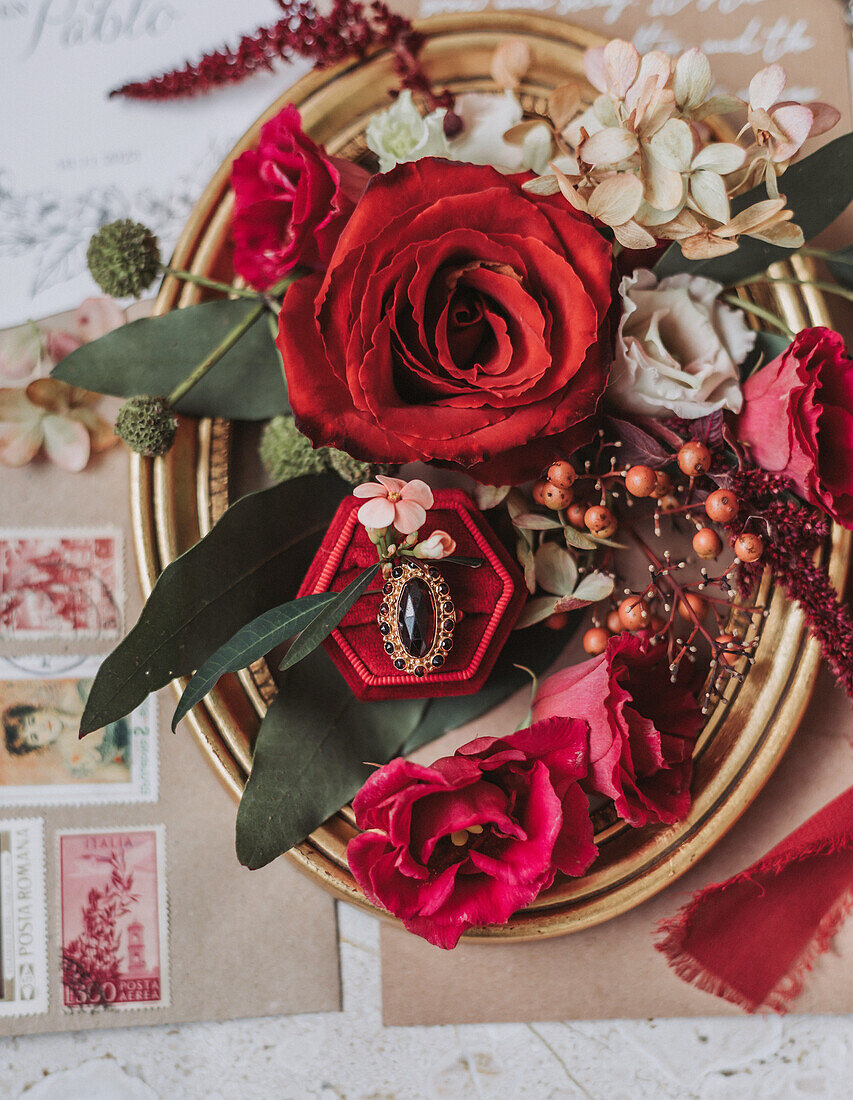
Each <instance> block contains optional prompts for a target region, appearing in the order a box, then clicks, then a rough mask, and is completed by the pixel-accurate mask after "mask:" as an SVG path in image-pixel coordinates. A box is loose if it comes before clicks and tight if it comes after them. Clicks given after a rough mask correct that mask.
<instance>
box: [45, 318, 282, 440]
mask: <svg viewBox="0 0 853 1100" xmlns="http://www.w3.org/2000/svg"><path fill="white" fill-rule="evenodd" d="M255 306H256V303H255V302H253V301H251V300H250V299H245V298H240V299H233V300H232V299H228V298H220V299H218V300H217V301H215V302H204V303H203V304H201V305H197V306H188V307H187V308H186V309H173V310H172V311H171V312H170V313H167V314H165V315H164V316H162V317H143V318H142V319H141V320H139V321H132V322H131V323H130V324H129V325H123V326H122V327H121V328H117V329H115V330H114V331H113V332H110V333H107V335H106V336H102V337H101V338H100V339H99V340H94V341H92V343H91V344H84V345H83V346H82V347H81V348H78V349H77V351H73V352H72V353H71V354H70V355H67V356H66V357H65V358H64V359H63V360H62V361H61V362H60V363H59V365H58V366H57V367H56V368H55V369H54V371H53V376H54V377H55V378H59V379H61V380H62V381H63V382H70V383H71V384H72V385H75V386H82V387H83V389H86V390H95V391H96V392H97V393H107V394H112V395H113V396H115V397H133V396H134V395H135V394H139V393H149V394H155V395H164V396H168V394H170V393H171V392H172V390H173V389H174V388H175V386H177V385H178V383H179V382H182V381H183V380H184V378H186V376H187V375H188V374H189V373H190V371H191V370H192V369H193V368H194V367H195V366H197V365H198V364H199V363H200V362H201V361H202V359H204V357H205V356H206V355H208V354H209V353H210V352H211V351H213V349H214V348H215V347H216V346H217V345H218V344H219V343H220V342H221V341H222V340H223V339H224V338H225V337H226V336H227V335H228V333H229V332H230V331H231V329H233V328H235V327H236V326H237V325H238V324H239V323H240V322H241V321H242V320H244V319H245V317H246V315H247V314H248V313H250V312H251V311H252V310H253V309H254V308H255ZM177 410H178V412H181V413H184V414H185V415H186V416H224V417H228V418H229V419H231V420H266V419H268V418H269V417H272V416H275V415H276V414H278V413H284V412H287V411H288V404H287V392H286V390H285V385H284V372H283V370H282V366H281V359H280V357H279V354H278V350H277V348H276V346H275V344H274V343H273V340H272V336H271V334H270V331H269V329H268V327H267V325H266V323H265V322H264V320H263V316H261V317H260V318H259V320H258V321H256V322H255V323H254V324H253V325H252V326H251V328H250V329H249V330H248V332H247V333H246V334H245V336H243V337H242V339H241V340H239V341H238V342H237V344H236V345H235V346H234V347H233V348H232V349H231V350H230V351H229V352H227V353H226V354H225V355H224V356H223V357H222V359H220V361H219V362H218V363H217V364H216V365H215V366H214V367H213V368H212V369H211V370H210V371H209V372H208V373H207V374H206V375H205V377H204V378H203V379H202V380H201V381H200V382H199V383H198V384H197V385H195V386H193V388H192V389H191V390H190V391H189V393H188V394H187V395H186V396H185V397H184V398H183V399H182V400H181V401H179V402H178V405H177Z"/></svg>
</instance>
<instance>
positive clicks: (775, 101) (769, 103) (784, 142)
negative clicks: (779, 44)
mask: <svg viewBox="0 0 853 1100" xmlns="http://www.w3.org/2000/svg"><path fill="white" fill-rule="evenodd" d="M786 80H787V77H786V75H785V70H784V69H783V68H782V66H781V65H768V66H767V68H766V69H761V71H760V72H757V73H756V74H755V76H754V77H753V78H752V80H751V81H750V84H749V116H748V117H749V124H750V126H751V127H752V129H753V132H754V134H755V139H756V141H757V142H758V144H759V145H763V146H765V147H766V148H767V150H768V152H769V155H770V159H771V160H772V161H773V162H774V163H775V164H779V163H782V162H784V161H788V160H790V159H791V158H792V157H793V156H795V155H796V154H797V153H798V152H799V151H800V148H801V147H802V145H803V142H804V141H805V140H806V138H808V137H811V136H812V135H813V134H822V133H825V132H826V131H827V130H829V129H831V128H832V127H833V126H834V125H835V124H836V122H838V120H839V118H840V117H841V115H840V114H839V112H838V111H836V110H835V108H834V107H830V106H829V105H828V104H826V103H807V104H802V103H794V102H791V101H781V100H780V98H779V97H780V96H781V94H782V91H783V89H784V87H785V82H786Z"/></svg>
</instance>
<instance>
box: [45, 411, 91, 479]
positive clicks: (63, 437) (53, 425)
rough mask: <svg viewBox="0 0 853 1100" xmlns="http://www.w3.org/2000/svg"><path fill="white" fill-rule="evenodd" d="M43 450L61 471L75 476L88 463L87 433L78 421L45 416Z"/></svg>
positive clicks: (88, 445)
mask: <svg viewBox="0 0 853 1100" xmlns="http://www.w3.org/2000/svg"><path fill="white" fill-rule="evenodd" d="M43 429H44V450H45V454H46V455H47V457H48V458H49V459H50V460H51V462H53V463H55V464H56V465H57V466H59V468H60V469H62V470H68V472H69V473H72V474H77V473H79V472H80V471H81V470H83V469H85V466H86V463H87V462H88V461H89V454H90V451H91V446H90V444H89V433H88V432H87V431H86V429H85V428H84V427H83V425H82V424H81V423H80V421H79V420H68V419H67V418H66V417H63V416H46V417H45V418H44V422H43Z"/></svg>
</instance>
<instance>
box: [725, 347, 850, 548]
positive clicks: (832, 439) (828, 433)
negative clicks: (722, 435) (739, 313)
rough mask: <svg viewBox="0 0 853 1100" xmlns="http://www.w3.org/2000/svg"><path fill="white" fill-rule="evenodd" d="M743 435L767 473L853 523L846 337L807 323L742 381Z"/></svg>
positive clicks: (840, 519) (738, 423)
mask: <svg viewBox="0 0 853 1100" xmlns="http://www.w3.org/2000/svg"><path fill="white" fill-rule="evenodd" d="M743 401H744V404H743V411H742V412H741V414H740V416H739V417H738V418H737V421H736V432H737V438H738V440H739V441H740V442H741V443H743V444H745V445H746V446H747V447H749V449H750V454H751V456H752V458H753V459H754V461H755V462H756V463H757V464H758V465H759V466H760V467H761V468H762V469H763V470H767V471H768V473H772V474H782V475H784V476H785V477H788V478H790V480H791V482H792V484H793V485H794V487H795V488H796V489H797V491H798V492H799V493H800V494H801V496H803V497H804V498H805V499H806V500H808V501H810V502H811V503H812V504H817V505H819V506H820V507H822V508H824V509H825V510H826V511H827V512H828V513H829V515H831V516H832V518H833V519H835V520H837V521H838V523H840V524H842V525H843V526H844V527H853V364H851V362H850V359H849V358H848V356H847V350H846V348H845V346H844V340H843V338H842V337H841V336H839V335H838V333H837V332H833V331H832V330H831V329H828V328H807V329H804V330H803V331H802V332H800V333H799V334H798V335H797V336H796V337H795V339H794V342H793V343H792V344H791V346H790V347H789V348H788V350H787V351H785V352H783V353H782V354H781V355H779V356H778V357H777V358H776V359H774V360H773V361H772V363H768V364H767V366H766V367H762V369H761V370H759V371H756V373H755V374H753V375H752V377H751V378H748V379H747V381H746V382H745V383H744V386H743Z"/></svg>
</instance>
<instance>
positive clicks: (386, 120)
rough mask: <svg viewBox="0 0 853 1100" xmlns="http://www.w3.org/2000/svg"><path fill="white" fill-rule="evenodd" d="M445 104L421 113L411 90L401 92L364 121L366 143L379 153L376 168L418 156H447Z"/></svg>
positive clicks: (386, 170)
mask: <svg viewBox="0 0 853 1100" xmlns="http://www.w3.org/2000/svg"><path fill="white" fill-rule="evenodd" d="M445 114H446V112H445V110H444V108H443V107H442V108H440V109H438V110H435V111H431V112H430V113H429V114H428V115H427V116H426V117H424V116H423V115H422V114H421V113H420V111H419V110H418V108H417V107H416V106H415V102H414V100H413V99H412V93H411V92H410V91H409V90H408V89H405V90H404V91H402V92H400V94H399V95H398V96H397V98H396V100H395V101H394V103H393V104H392V105H391V106H390V107H389V108H388V109H387V111H380V112H379V113H378V114H376V115H374V116H373V118H371V120H370V122H368V124H367V131H366V132H365V140H366V141H367V147H368V149H370V150H371V151H372V152H374V153H375V154H376V155H377V157H379V171H380V172H390V171H391V169H392V168H393V167H394V166H395V165H397V164H404V163H406V162H408V161H413V160H420V159H421V157H449V156H450V149H449V148H448V144H447V138H446V137H445V135H444V116H445Z"/></svg>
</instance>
